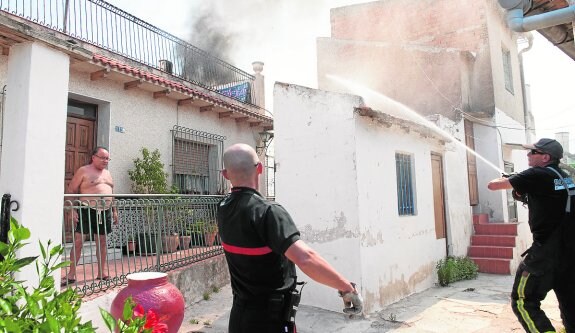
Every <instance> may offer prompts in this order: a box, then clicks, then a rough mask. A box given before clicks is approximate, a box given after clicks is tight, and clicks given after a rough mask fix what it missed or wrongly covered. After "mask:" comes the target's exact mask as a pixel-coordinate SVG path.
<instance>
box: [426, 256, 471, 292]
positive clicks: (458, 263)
mask: <svg viewBox="0 0 575 333" xmlns="http://www.w3.org/2000/svg"><path fill="white" fill-rule="evenodd" d="M436 268H437V279H438V281H439V285H440V286H442V287H445V286H448V285H449V284H450V283H453V282H456V281H461V280H471V279H475V278H476V277H477V271H478V267H477V264H475V263H474V262H473V260H471V259H469V258H468V257H452V256H449V257H447V258H445V259H441V260H440V261H439V262H438V263H437V265H436Z"/></svg>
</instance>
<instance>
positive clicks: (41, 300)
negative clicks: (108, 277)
mask: <svg viewBox="0 0 575 333" xmlns="http://www.w3.org/2000/svg"><path fill="white" fill-rule="evenodd" d="M29 238H30V230H28V229H27V228H24V227H23V226H20V225H19V224H18V222H17V221H16V219H14V218H12V219H11V221H10V230H9V231H8V239H9V243H8V244H7V243H2V242H0V255H2V256H3V257H4V260H2V261H0V295H2V296H1V297H0V332H38V333H43V332H46V333H48V332H60V333H64V332H95V331H96V330H95V328H94V327H93V326H92V322H87V323H82V322H81V318H80V316H79V315H78V310H79V309H80V305H81V300H80V298H79V297H78V295H77V294H76V292H75V291H74V290H73V289H72V288H69V289H66V290H64V291H62V292H58V291H57V290H56V288H55V287H54V285H55V281H54V275H57V274H58V273H60V268H61V267H65V266H67V265H69V262H67V261H65V262H61V263H59V260H60V256H61V255H62V253H63V251H64V249H63V248H62V246H61V245H56V246H54V247H52V243H51V241H48V244H47V245H46V246H44V245H42V243H40V250H41V252H42V257H41V258H38V257H26V258H18V257H17V255H16V253H17V252H18V250H19V249H21V248H22V247H23V246H24V245H26V243H24V241H25V240H27V239H29ZM32 263H35V265H36V271H37V272H38V278H39V281H38V286H37V287H25V286H24V285H23V284H22V283H23V281H17V280H16V279H15V278H14V273H15V272H19V271H20V270H21V269H22V268H23V267H25V266H28V265H30V264H32Z"/></svg>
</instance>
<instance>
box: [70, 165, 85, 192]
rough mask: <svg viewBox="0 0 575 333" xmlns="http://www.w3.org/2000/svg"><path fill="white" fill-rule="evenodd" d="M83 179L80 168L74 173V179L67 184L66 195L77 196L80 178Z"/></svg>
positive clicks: (80, 182)
mask: <svg viewBox="0 0 575 333" xmlns="http://www.w3.org/2000/svg"><path fill="white" fill-rule="evenodd" d="M83 177H84V170H83V167H82V168H78V170H76V172H75V173H74V177H72V180H71V181H70V184H68V188H67V189H66V193H67V194H79V193H80V185H81V184H82V178H83Z"/></svg>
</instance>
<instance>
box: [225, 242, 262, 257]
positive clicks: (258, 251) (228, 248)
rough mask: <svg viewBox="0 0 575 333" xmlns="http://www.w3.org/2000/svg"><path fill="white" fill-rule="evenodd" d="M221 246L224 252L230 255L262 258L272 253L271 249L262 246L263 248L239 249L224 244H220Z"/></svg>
mask: <svg viewBox="0 0 575 333" xmlns="http://www.w3.org/2000/svg"><path fill="white" fill-rule="evenodd" d="M222 246H223V247H224V250H225V251H227V252H230V253H234V254H243V255H246V256H263V255H264V254H268V253H271V252H272V249H270V248H269V247H268V246H264V247H239V246H233V245H230V244H226V243H224V242H222Z"/></svg>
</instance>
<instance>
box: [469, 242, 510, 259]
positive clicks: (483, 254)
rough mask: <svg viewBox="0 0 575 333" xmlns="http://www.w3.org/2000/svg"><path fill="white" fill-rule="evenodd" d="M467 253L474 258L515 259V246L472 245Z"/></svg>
mask: <svg viewBox="0 0 575 333" xmlns="http://www.w3.org/2000/svg"><path fill="white" fill-rule="evenodd" d="M467 253H468V256H470V257H473V258H500V259H513V247H503V246H480V245H477V246H473V245H472V246H470V247H469V249H468V252H467Z"/></svg>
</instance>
